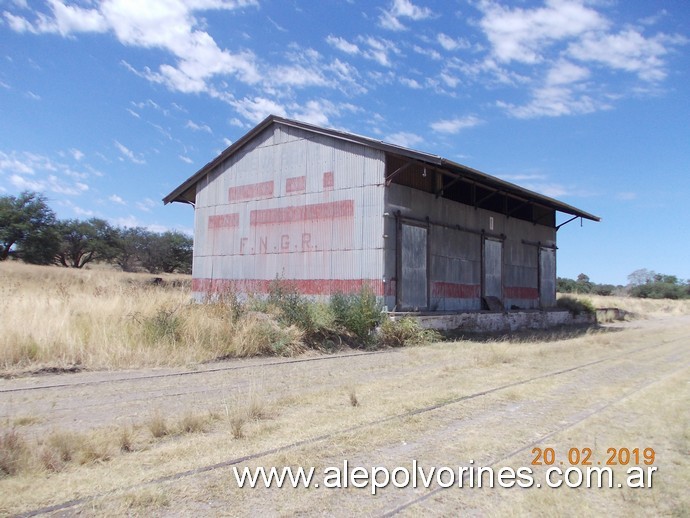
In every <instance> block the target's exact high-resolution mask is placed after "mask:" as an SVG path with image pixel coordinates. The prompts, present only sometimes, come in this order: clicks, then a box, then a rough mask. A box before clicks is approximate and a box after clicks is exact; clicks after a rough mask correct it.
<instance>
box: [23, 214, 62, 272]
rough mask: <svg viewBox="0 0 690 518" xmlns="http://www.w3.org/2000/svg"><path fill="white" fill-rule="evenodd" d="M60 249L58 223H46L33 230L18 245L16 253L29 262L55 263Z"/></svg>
mask: <svg viewBox="0 0 690 518" xmlns="http://www.w3.org/2000/svg"><path fill="white" fill-rule="evenodd" d="M59 251H60V232H59V230H58V226H57V224H53V225H46V226H44V227H41V228H39V229H37V230H36V231H34V232H32V233H31V234H30V235H29V236H28V237H27V238H26V239H24V240H23V241H22V242H21V243H20V244H19V245H18V246H17V252H16V255H17V256H18V257H19V258H20V259H21V260H22V261H24V262H25V263H29V264H42V265H48V264H55V258H56V256H57V254H58V252H59Z"/></svg>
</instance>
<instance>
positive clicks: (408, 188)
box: [164, 116, 599, 311]
mask: <svg viewBox="0 0 690 518" xmlns="http://www.w3.org/2000/svg"><path fill="white" fill-rule="evenodd" d="M164 202H165V203H170V202H183V203H190V204H192V205H194V207H195V224H194V225H195V226H194V266H193V291H194V295H195V297H196V298H197V299H199V300H201V299H203V298H205V297H206V296H209V295H212V294H213V293H217V292H219V291H224V290H234V291H235V292H238V293H266V292H267V291H268V289H269V285H270V283H271V281H273V280H274V279H276V278H280V279H284V280H286V281H290V282H292V283H294V286H295V287H296V288H297V289H298V290H299V291H300V292H302V293H304V294H307V295H315V296H328V295H330V294H332V293H335V292H343V293H348V292H355V291H358V290H359V289H360V287H361V286H363V285H369V286H370V287H371V288H372V289H373V290H374V292H375V293H376V294H377V295H378V296H379V297H381V298H382V300H383V303H384V304H385V305H386V306H387V307H388V309H389V310H396V311H409V310H412V311H458V310H478V309H482V306H483V305H486V304H487V303H489V305H490V306H493V307H498V308H501V307H503V308H505V309H511V308H514V309H516V308H520V309H536V308H549V307H552V306H554V305H555V302H556V232H557V231H558V228H559V226H557V224H556V212H562V213H565V214H567V215H570V216H572V218H571V219H574V218H586V219H589V220H593V221H599V218H598V217H597V216H594V215H592V214H588V213H587V212H584V211H582V210H580V209H577V208H575V207H572V206H570V205H567V204H565V203H562V202H560V201H557V200H554V199H552V198H549V197H546V196H542V195H540V194H537V193H535V192H532V191H529V190H527V189H523V188H521V187H519V186H517V185H514V184H511V183H508V182H505V181H502V180H500V179H498V178H495V177H492V176H489V175H487V174H484V173H481V172H479V171H477V170H474V169H471V168H469V167H466V166H463V165H460V164H457V163H455V162H452V161H450V160H446V159H444V158H441V157H439V156H435V155H431V154H427V153H422V152H418V151H413V150H410V149H406V148H403V147H399V146H395V145H391V144H386V143H384V142H381V141H378V140H375V139H371V138H366V137H362V136H359V135H355V134H351V133H346V132H342V131H336V130H332V129H326V128H321V127H317V126H313V125H310V124H306V123H302V122H298V121H293V120H288V119H284V118H281V117H276V116H269V117H268V118H266V119H265V120H264V121H263V122H261V123H260V124H259V125H258V126H256V127H255V128H254V129H252V130H251V131H250V132H249V133H247V134H246V135H245V136H244V137H242V138H241V139H240V140H238V141H237V142H235V143H234V144H232V145H231V146H230V147H228V148H227V149H226V150H225V151H223V153H221V154H220V155H219V156H218V157H216V158H215V159H214V160H213V161H211V162H210V163H208V164H207V165H205V166H204V167H203V168H201V169H200V170H199V171H198V172H197V173H195V174H194V175H193V176H191V177H190V178H189V179H188V180H187V181H185V182H184V183H183V184H182V185H180V186H179V187H178V188H176V189H175V190H174V191H173V192H171V193H170V194H169V195H168V196H166V197H165V198H164ZM561 226H562V225H561Z"/></svg>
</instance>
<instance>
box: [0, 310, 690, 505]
mask: <svg viewBox="0 0 690 518" xmlns="http://www.w3.org/2000/svg"><path fill="white" fill-rule="evenodd" d="M614 328H615V331H611V332H602V333H597V334H588V335H584V336H580V337H577V338H572V339H569V340H561V341H558V342H548V343H547V342H544V343H517V344H506V343H482V344H479V343H470V344H467V343H462V344H439V345H435V346H431V347H425V348H418V349H407V350H400V351H390V352H386V353H384V354H377V355H362V356H351V357H347V358H331V359H328V360H323V361H312V362H300V363H282V364H280V365H275V364H274V365H265V366H261V363H266V362H265V361H264V362H261V361H259V360H257V361H251V362H248V363H243V364H242V365H241V367H242V368H234V367H235V366H238V364H237V363H229V364H224V365H222V366H221V365H215V366H208V367H206V369H207V370H208V371H209V372H205V373H203V374H199V375H183V376H167V377H156V378H151V377H149V378H146V379H127V380H124V379H123V378H131V377H133V376H141V375H150V374H152V373H141V372H139V373H111V374H107V375H101V376H102V378H101V379H99V378H98V376H99V375H98V374H95V373H82V374H76V375H70V376H69V385H71V386H61V387H54V388H43V389H40V390H15V389H24V388H29V387H31V386H36V385H37V383H40V384H41V385H42V386H49V385H58V384H61V385H64V384H65V377H64V376H57V377H42V378H41V379H40V380H38V381H37V380H36V379H34V380H7V381H3V382H2V384H0V404H1V405H2V406H1V407H0V409H1V411H2V413H3V420H6V421H7V422H8V423H9V422H12V420H18V419H20V418H21V417H26V419H25V421H26V422H27V423H29V424H27V425H25V426H22V427H21V429H22V431H23V432H24V433H25V434H27V435H28V436H32V435H33V436H35V437H40V436H41V434H45V433H47V431H49V430H54V429H56V428H60V429H66V430H70V429H74V430H85V429H103V428H108V427H112V426H115V425H118V426H119V425H122V424H123V423H128V424H136V423H138V422H143V421H144V420H145V419H147V418H148V417H149V416H150V415H151V413H152V412H165V415H167V416H174V415H182V414H184V412H188V411H189V410H190V409H194V410H195V411H204V410H213V409H219V408H220V409H222V408H224V407H226V408H227V407H228V406H232V405H233V404H235V403H236V402H237V401H238V399H239V400H241V399H242V398H246V397H247V395H248V394H254V395H257V397H259V398H260V399H261V400H262V401H263V404H264V405H266V408H267V413H269V414H270V415H271V418H270V419H267V420H263V421H260V422H256V423H252V424H251V425H250V427H249V428H248V432H247V437H245V439H240V440H236V439H233V438H232V436H231V435H230V433H229V426H228V424H227V423H226V422H222V421H221V422H220V424H218V425H216V426H215V427H214V428H213V429H212V430H210V431H208V432H207V433H204V434H193V435H188V436H181V437H177V438H175V439H169V440H165V441H161V442H160V443H156V442H154V443H152V444H151V445H150V446H149V447H147V448H145V449H144V450H142V451H138V452H134V453H131V454H127V455H122V456H118V457H116V458H114V459H113V460H111V461H110V462H107V463H104V464H102V465H93V466H83V467H75V468H74V469H73V470H71V471H68V472H65V473H60V474H57V475H51V477H50V479H46V480H45V481H44V482H43V484H44V485H43V487H42V489H41V490H40V491H34V492H31V493H27V492H26V491H27V490H26V487H27V484H28V482H27V480H24V479H23V477H18V478H17V479H15V480H11V479H5V480H2V481H0V493H2V494H4V495H5V496H4V497H3V500H4V501H3V502H1V503H2V505H0V510H2V509H5V510H6V511H7V512H18V511H28V510H31V509H40V508H43V507H45V506H48V505H52V504H60V503H64V502H68V501H69V500H71V499H74V498H78V499H83V500H79V501H78V502H76V503H75V504H74V505H67V506H65V509H63V510H62V511H60V512H62V513H65V512H66V513H71V512H75V511H79V512H82V513H87V514H92V513H93V514H113V515H115V514H121V513H123V512H127V513H130V514H135V515H136V514H142V515H150V514H154V515H155V514H159V515H169V514H174V515H189V514H198V513H202V514H211V515H246V514H257V513H266V514H269V515H271V514H272V515H293V514H300V515H320V514H323V513H327V514H337V515H351V514H364V515H386V514H389V515H394V514H399V513H401V514H410V515H412V514H415V515H416V514H418V513H419V512H425V513H440V514H457V513H458V512H462V513H463V514H479V515H485V514H493V513H494V512H495V513H496V514H506V513H505V512H501V510H502V511H509V512H510V513H515V514H516V515H520V514H525V513H528V512H530V513H532V514H537V515H538V514H544V515H547V514H552V513H551V511H552V510H553V508H554V506H558V505H563V502H566V503H567V505H570V506H571V507H570V509H571V510H572V509H580V508H581V507H582V508H583V509H584V508H585V507H583V506H586V508H588V509H591V510H592V511H594V510H598V511H601V510H604V511H606V512H608V513H609V514H613V515H617V514H621V515H622V514H625V513H628V514H629V512H630V511H632V510H634V511H635V512H640V509H647V510H660V511H663V512H665V513H667V514H672V513H674V512H675V513H680V514H682V512H683V510H687V509H690V507H688V506H690V502H689V501H688V497H687V496H686V495H685V493H686V491H683V490H682V488H683V487H687V485H682V484H686V483H687V482H690V465H689V463H688V453H687V452H688V449H690V433H689V432H688V431H687V430H690V422H688V417H687V415H686V414H687V412H686V410H687V407H688V404H690V385H689V384H688V383H689V380H690V375H689V372H690V367H689V366H690V318H688V317H676V318H669V319H659V320H645V321H638V322H632V323H626V324H623V325H617V326H612V329H614ZM226 367H233V368H231V369H226ZM157 373H158V374H163V373H162V372H161V371H157ZM170 373H174V372H172V371H171V372H170ZM93 382H95V383H93ZM32 384H33V385H32ZM3 391H4V392H3ZM352 394H355V395H356V399H357V400H358V402H359V403H360V404H359V405H358V406H356V407H355V406H352V405H351V404H350V397H351V395H352ZM669 394H671V395H672V397H668V395H669ZM233 401H234V402H235V403H233ZM535 447H538V448H542V449H543V448H547V447H552V448H554V450H555V451H557V452H559V454H560V455H561V457H560V458H562V456H563V455H564V454H565V453H567V452H568V451H569V449H571V448H578V449H580V448H584V447H589V448H593V449H594V451H595V453H594V455H595V458H596V459H597V461H600V460H601V459H602V458H603V457H604V456H605V454H606V449H608V448H609V447H613V448H622V447H629V448H634V447H639V448H646V447H652V448H655V450H657V459H658V462H656V464H655V465H657V466H658V468H659V478H658V479H657V481H658V484H657V486H656V487H655V489H654V491H647V492H646V493H644V492H642V491H640V490H637V492H635V491H636V490H623V491H620V490H619V491H618V492H615V491H614V490H592V489H578V490H569V489H567V488H561V490H553V489H547V490H537V489H529V490H522V489H518V490H516V489H510V490H509V489H503V488H496V489H493V490H486V489H474V490H467V489H459V488H457V487H453V488H449V489H445V490H441V488H439V487H438V486H437V485H432V486H431V487H430V488H428V489H427V488H416V489H414V488H411V487H407V488H405V489H397V488H394V487H388V488H385V489H381V490H379V491H378V494H377V495H376V496H371V495H370V488H367V489H355V488H352V487H350V488H347V489H338V490H336V489H324V488H319V489H314V488H312V489H304V488H301V489H282V490H279V489H275V488H274V489H265V488H263V489H260V488H257V489H248V488H245V489H240V488H238V487H237V483H236V482H235V479H234V476H233V475H232V466H233V465H235V466H239V467H241V468H242V467H245V466H249V467H259V466H265V467H270V466H298V465H299V466H305V467H306V466H315V467H316V468H317V472H318V471H319V470H323V468H325V467H327V466H342V464H343V461H344V460H345V459H347V460H348V462H349V463H350V465H351V466H366V467H369V468H371V466H387V467H389V468H391V470H392V469H394V468H395V467H398V466H399V467H408V468H411V463H412V461H413V460H415V461H417V462H418V463H419V465H421V466H424V467H426V468H428V467H431V466H437V467H438V466H450V467H453V466H455V467H457V466H467V465H470V464H469V463H470V461H474V465H476V466H479V465H481V466H496V467H497V468H499V467H502V466H511V467H513V468H517V467H519V466H530V465H531V461H532V460H533V458H534V454H533V453H532V449H533V448H535ZM683 448H684V449H683ZM190 470H192V471H190ZM194 470H196V471H194ZM21 488H24V489H23V492H21ZM10 490H11V491H13V493H9V492H6V491H10ZM16 491H20V492H18V493H17V492H16ZM611 491H614V492H613V493H611ZM592 502H595V503H596V505H598V506H599V507H592V505H593V504H592ZM572 506H575V507H572ZM566 509H567V508H566Z"/></svg>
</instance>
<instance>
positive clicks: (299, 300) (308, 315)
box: [266, 279, 317, 338]
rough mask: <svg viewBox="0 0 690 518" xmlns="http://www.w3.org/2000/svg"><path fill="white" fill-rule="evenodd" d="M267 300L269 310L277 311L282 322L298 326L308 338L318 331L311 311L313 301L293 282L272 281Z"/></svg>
mask: <svg viewBox="0 0 690 518" xmlns="http://www.w3.org/2000/svg"><path fill="white" fill-rule="evenodd" d="M266 302H267V305H268V307H267V308H266V309H267V310H268V312H271V310H272V309H273V310H274V311H276V313H277V317H278V321H279V322H280V323H281V324H285V325H287V326H296V327H298V328H299V329H301V330H302V331H303V332H304V333H305V335H306V337H307V338H309V337H311V336H313V335H314V334H315V333H316V331H317V326H316V324H315V322H314V318H313V316H312V312H311V311H310V306H311V303H310V302H309V301H308V300H307V299H306V298H305V297H303V296H302V295H300V294H299V293H298V292H297V289H296V288H295V287H294V286H293V285H292V284H290V283H288V282H286V281H284V280H281V279H275V280H274V281H273V282H271V286H270V288H269V294H268V299H267V300H266Z"/></svg>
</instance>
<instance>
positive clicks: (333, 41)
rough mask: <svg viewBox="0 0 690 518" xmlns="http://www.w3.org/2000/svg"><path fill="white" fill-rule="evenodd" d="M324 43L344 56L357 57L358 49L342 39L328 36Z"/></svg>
mask: <svg viewBox="0 0 690 518" xmlns="http://www.w3.org/2000/svg"><path fill="white" fill-rule="evenodd" d="M326 43H328V44H329V45H331V46H332V47H335V48H336V49H338V50H341V51H343V52H345V53H346V54H351V55H357V54H359V47H358V46H357V45H356V44H355V43H350V42H349V41H347V40H346V39H344V38H340V37H337V36H333V35H329V36H328V37H327V38H326Z"/></svg>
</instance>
